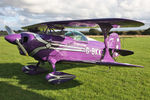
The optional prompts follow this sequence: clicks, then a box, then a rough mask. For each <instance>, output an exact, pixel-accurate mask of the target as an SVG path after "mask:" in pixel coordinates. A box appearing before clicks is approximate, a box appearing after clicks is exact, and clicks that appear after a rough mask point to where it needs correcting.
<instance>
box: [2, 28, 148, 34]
mask: <svg viewBox="0 0 150 100" xmlns="http://www.w3.org/2000/svg"><path fill="white" fill-rule="evenodd" d="M23 31H24V30H14V32H15V33H20V32H23ZM112 32H116V33H118V34H119V35H150V28H148V29H145V30H136V31H112ZM112 32H111V33H112ZM82 33H83V34H86V35H102V32H101V31H99V30H98V29H90V30H89V31H88V32H87V31H83V32H82ZM4 35H7V32H6V31H3V30H0V36H4Z"/></svg>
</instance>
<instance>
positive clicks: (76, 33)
mask: <svg viewBox="0 0 150 100" xmlns="http://www.w3.org/2000/svg"><path fill="white" fill-rule="evenodd" d="M65 36H69V37H72V38H73V39H74V40H77V41H88V39H87V38H86V37H85V36H84V35H83V34H82V33H81V32H79V31H69V32H67V33H65Z"/></svg>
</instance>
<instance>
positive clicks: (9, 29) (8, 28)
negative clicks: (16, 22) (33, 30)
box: [5, 25, 15, 35]
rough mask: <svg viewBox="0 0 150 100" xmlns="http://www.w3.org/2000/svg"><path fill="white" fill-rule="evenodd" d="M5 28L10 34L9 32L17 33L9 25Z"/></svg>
mask: <svg viewBox="0 0 150 100" xmlns="http://www.w3.org/2000/svg"><path fill="white" fill-rule="evenodd" d="M5 29H6V31H7V33H8V35H9V34H15V32H14V31H13V30H12V29H11V28H10V27H8V26H7V25H6V26H5Z"/></svg>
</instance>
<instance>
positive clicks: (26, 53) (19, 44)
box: [16, 39, 28, 56]
mask: <svg viewBox="0 0 150 100" xmlns="http://www.w3.org/2000/svg"><path fill="white" fill-rule="evenodd" d="M16 43H17V44H18V46H19V47H20V48H21V50H22V51H23V53H24V54H25V55H26V56H28V52H27V51H26V49H25V48H24V47H23V45H22V44H21V43H20V42H19V40H18V39H16Z"/></svg>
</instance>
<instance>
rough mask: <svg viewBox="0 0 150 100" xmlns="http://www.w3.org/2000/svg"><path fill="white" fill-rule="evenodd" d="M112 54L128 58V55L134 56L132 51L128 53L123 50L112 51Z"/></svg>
mask: <svg viewBox="0 0 150 100" xmlns="http://www.w3.org/2000/svg"><path fill="white" fill-rule="evenodd" d="M110 50H113V49H110ZM114 52H117V53H118V54H120V55H121V56H128V55H132V54H134V52H133V51H130V50H123V49H114Z"/></svg>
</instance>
